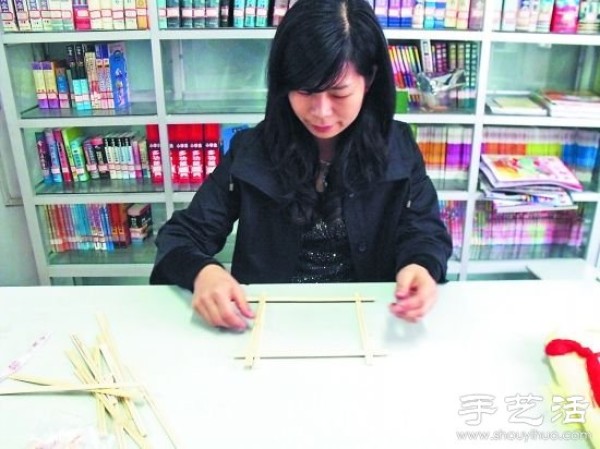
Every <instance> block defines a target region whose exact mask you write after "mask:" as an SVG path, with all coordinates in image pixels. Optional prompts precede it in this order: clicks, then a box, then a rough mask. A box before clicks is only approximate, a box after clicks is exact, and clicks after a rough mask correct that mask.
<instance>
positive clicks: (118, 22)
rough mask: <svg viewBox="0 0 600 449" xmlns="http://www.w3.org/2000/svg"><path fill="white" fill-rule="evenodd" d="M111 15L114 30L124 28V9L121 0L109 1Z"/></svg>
mask: <svg viewBox="0 0 600 449" xmlns="http://www.w3.org/2000/svg"><path fill="white" fill-rule="evenodd" d="M111 15H112V22H113V29H114V30H124V29H125V10H124V6H123V0H112V2H111Z"/></svg>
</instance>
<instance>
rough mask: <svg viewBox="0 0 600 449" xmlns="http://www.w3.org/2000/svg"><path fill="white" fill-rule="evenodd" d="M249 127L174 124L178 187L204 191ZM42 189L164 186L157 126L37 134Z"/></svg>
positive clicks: (172, 147)
mask: <svg viewBox="0 0 600 449" xmlns="http://www.w3.org/2000/svg"><path fill="white" fill-rule="evenodd" d="M244 127H246V126H241V125H240V126H225V125H224V126H220V125H218V124H210V123H207V124H185V125H176V124H170V125H168V126H167V131H168V138H169V162H170V164H171V165H170V167H171V181H172V183H173V184H175V185H190V186H195V187H197V186H199V185H200V184H202V182H204V179H205V178H206V176H208V175H209V174H210V173H212V171H213V170H214V169H215V168H216V167H217V165H218V164H219V162H220V160H221V152H222V151H223V150H226V149H227V148H226V146H227V145H228V142H229V141H230V140H231V137H232V135H233V133H235V132H237V131H238V130H240V129H243V128H244ZM35 139H36V148H37V155H38V159H39V162H40V168H41V174H42V179H43V181H42V182H43V184H45V185H51V184H62V183H69V184H70V183H79V182H88V181H92V182H102V180H131V181H132V182H136V183H146V182H151V183H152V184H162V183H163V182H164V174H163V166H162V159H161V149H160V138H159V130H158V125H147V126H146V135H145V136H143V135H139V133H135V132H114V133H108V134H104V135H96V134H95V135H86V134H85V133H84V131H83V130H82V129H80V128H76V127H71V128H63V129H60V128H47V129H44V130H43V131H39V132H35Z"/></svg>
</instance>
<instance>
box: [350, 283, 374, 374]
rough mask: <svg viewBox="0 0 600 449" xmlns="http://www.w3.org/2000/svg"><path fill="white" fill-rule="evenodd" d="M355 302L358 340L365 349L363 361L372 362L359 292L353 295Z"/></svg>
mask: <svg viewBox="0 0 600 449" xmlns="http://www.w3.org/2000/svg"><path fill="white" fill-rule="evenodd" d="M354 299H355V304H356V317H357V318H358V328H359V330H360V340H361V342H362V346H363V349H364V351H365V361H366V363H367V365H372V364H373V349H372V348H371V341H370V339H369V334H368V332H367V325H366V324H365V316H364V307H363V304H362V298H361V296H360V294H358V293H357V294H356V295H355V296H354Z"/></svg>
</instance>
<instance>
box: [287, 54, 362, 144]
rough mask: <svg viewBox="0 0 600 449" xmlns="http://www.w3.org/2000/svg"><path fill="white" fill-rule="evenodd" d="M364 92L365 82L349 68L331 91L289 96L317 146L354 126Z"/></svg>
mask: <svg viewBox="0 0 600 449" xmlns="http://www.w3.org/2000/svg"><path fill="white" fill-rule="evenodd" d="M366 91H367V84H366V80H365V78H364V77H363V76H362V75H359V74H358V73H357V72H356V69H355V67H354V65H353V64H348V65H347V66H346V69H345V71H344V72H343V73H342V76H340V78H339V79H338V80H337V82H336V83H335V85H334V86H332V87H331V88H330V89H328V90H325V91H323V92H318V93H309V92H305V91H302V90H293V91H291V92H290V93H289V94H288V98H289V101H290V105H291V106H292V110H293V111H294V113H295V114H296V116H297V117H298V119H299V120H300V121H301V122H302V123H303V124H304V126H306V129H308V130H309V131H310V133H311V134H312V135H313V136H315V138H316V139H317V141H318V142H319V143H320V144H323V143H326V142H327V141H329V140H331V139H333V138H334V137H336V136H337V135H339V134H340V133H341V132H342V131H344V130H345V129H346V128H348V126H350V125H351V124H352V122H354V120H355V119H356V117H357V116H358V113H359V112H360V108H361V107H362V103H363V99H364V97H365V93H366Z"/></svg>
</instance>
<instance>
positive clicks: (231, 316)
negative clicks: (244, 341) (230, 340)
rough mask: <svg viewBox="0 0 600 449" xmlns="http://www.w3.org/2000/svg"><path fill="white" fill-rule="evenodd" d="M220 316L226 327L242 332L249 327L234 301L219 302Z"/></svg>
mask: <svg viewBox="0 0 600 449" xmlns="http://www.w3.org/2000/svg"><path fill="white" fill-rule="evenodd" d="M217 308H218V314H219V318H220V319H221V322H222V323H223V326H224V327H227V328H229V329H237V330H242V329H246V328H247V327H248V323H246V320H245V319H244V318H243V317H242V316H241V315H240V311H239V310H238V308H237V305H236V304H235V303H234V301H233V300H232V299H229V300H219V301H218V302H217Z"/></svg>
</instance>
